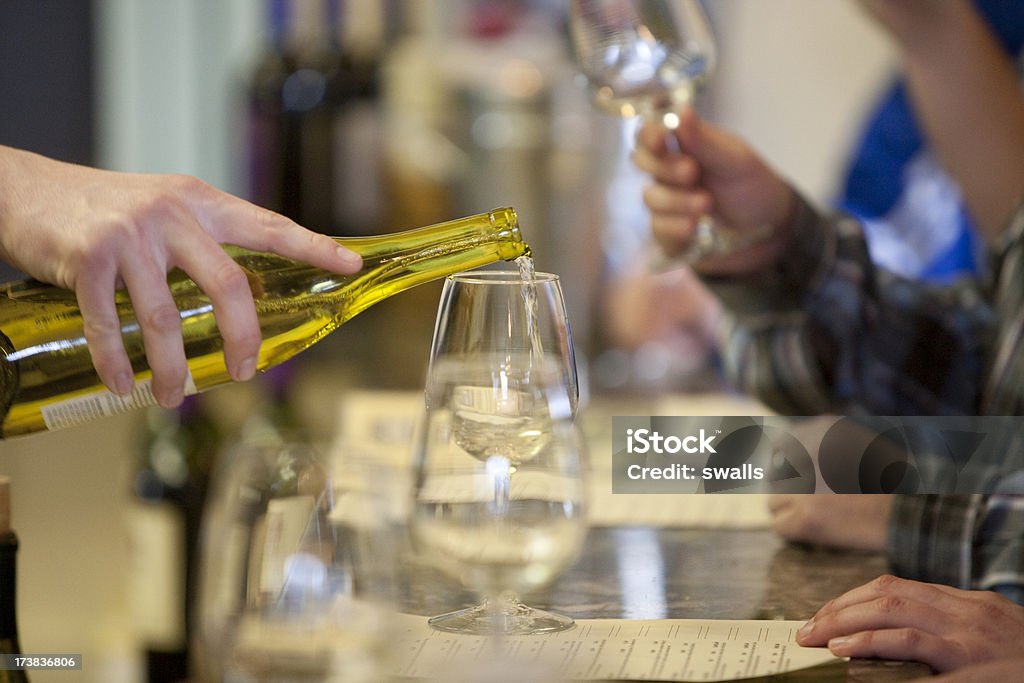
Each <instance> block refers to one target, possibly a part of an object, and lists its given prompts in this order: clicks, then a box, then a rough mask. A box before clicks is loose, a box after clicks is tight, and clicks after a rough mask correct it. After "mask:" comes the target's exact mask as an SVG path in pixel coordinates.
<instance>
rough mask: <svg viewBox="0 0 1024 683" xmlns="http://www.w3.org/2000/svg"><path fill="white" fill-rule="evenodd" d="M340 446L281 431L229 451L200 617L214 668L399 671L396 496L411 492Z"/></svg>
mask: <svg viewBox="0 0 1024 683" xmlns="http://www.w3.org/2000/svg"><path fill="white" fill-rule="evenodd" d="M340 455H347V454H339V453H332V457H327V456H325V455H323V449H322V448H321V447H318V446H315V445H313V444H311V443H310V442H308V441H307V440H305V439H302V438H297V437H295V436H294V435H291V434H277V433H271V432H268V433H260V434H257V435H251V436H247V437H245V438H243V439H241V440H240V441H239V442H237V443H235V444H233V445H232V446H231V447H230V448H229V449H228V450H227V451H226V452H225V454H224V458H223V459H222V462H221V464H220V466H219V467H218V470H217V471H216V472H215V474H214V478H213V480H212V484H211V491H210V497H209V502H208V504H207V506H206V508H205V510H204V519H203V530H202V546H201V552H200V571H199V577H198V579H199V580H198V588H199V593H198V606H197V607H198V609H197V615H196V619H195V624H194V626H195V628H196V632H197V636H198V637H197V643H196V644H197V664H198V666H199V668H200V674H201V678H202V680H226V681H236V680H237V681H243V680H244V681H251V682H253V683H286V682H287V683H291V682H292V681H302V682H303V683H326V682H327V681H334V680H345V681H352V682H354V683H377V682H378V681H381V680H384V679H385V678H386V677H387V676H388V675H389V673H390V666H391V665H390V660H389V657H390V654H389V647H390V646H391V645H392V641H393V634H392V631H391V627H392V615H393V613H394V594H393V589H394V586H395V585H396V584H395V580H396V578H395V571H394V570H395V567H396V566H397V562H398V553H399V548H400V546H399V543H400V542H401V540H400V538H398V536H397V534H399V533H401V532H400V531H398V530H397V525H396V523H395V520H396V519H399V520H400V521H401V518H400V515H397V514H396V513H395V512H394V511H393V510H392V509H391V507H390V506H391V504H392V503H393V501H394V500H396V499H399V500H406V501H408V499H409V498H408V492H407V491H401V490H395V491H392V490H391V488H390V486H391V484H390V482H393V481H394V480H395V478H394V477H393V476H391V472H386V473H385V472H383V470H378V469H375V468H371V467H369V465H368V464H364V463H367V461H366V459H365V458H360V459H358V460H352V459H351V458H341V457H340ZM396 486H397V484H396ZM353 511H355V512H357V513H358V514H353Z"/></svg>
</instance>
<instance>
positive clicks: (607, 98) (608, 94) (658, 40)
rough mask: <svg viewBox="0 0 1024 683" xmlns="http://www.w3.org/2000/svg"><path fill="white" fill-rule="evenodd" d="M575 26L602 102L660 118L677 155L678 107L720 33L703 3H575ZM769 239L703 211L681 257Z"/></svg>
mask: <svg viewBox="0 0 1024 683" xmlns="http://www.w3.org/2000/svg"><path fill="white" fill-rule="evenodd" d="M569 28H570V35H571V38H572V45H573V50H574V53H575V57H576V62H577V64H578V66H579V67H580V70H581V71H582V72H583V75H584V76H586V78H587V81H588V83H589V85H590V90H591V94H592V96H593V99H594V101H595V102H596V103H597V105H598V106H599V107H601V108H602V109H604V110H605V111H608V112H610V113H612V114H615V115H617V116H621V117H624V118H631V117H634V116H642V117H643V118H645V119H647V120H649V121H655V122H658V123H660V124H661V125H662V126H664V127H665V129H666V133H667V135H666V141H667V144H668V146H669V149H671V150H674V151H675V152H677V153H678V152H679V148H678V143H677V141H676V138H675V136H674V135H672V134H671V133H670V132H671V131H673V130H675V129H676V128H678V127H679V123H680V120H679V114H678V111H679V109H680V107H682V106H683V105H688V104H691V103H692V102H693V101H694V99H695V97H696V95H697V93H698V92H699V91H700V90H701V88H703V87H704V85H705V84H706V83H707V82H708V80H709V79H710V78H711V75H712V72H713V71H714V67H715V59H716V46H715V37H714V33H713V32H712V30H711V25H710V23H709V22H708V19H707V16H706V14H705V13H704V9H703V7H702V6H701V3H700V0H569ZM765 236H766V232H765V231H764V230H754V231H750V232H749V233H745V234H743V235H739V234H735V233H733V232H732V231H728V230H725V229H723V228H721V227H719V226H716V225H715V224H714V222H713V220H712V219H711V217H710V216H703V217H701V219H700V220H699V221H698V224H697V228H696V232H695V235H694V239H693V242H692V244H691V247H690V249H689V250H688V252H687V253H686V254H684V256H683V259H684V260H685V261H688V262H691V263H692V262H695V261H698V260H700V259H701V258H704V257H705V256H708V255H711V254H718V253H727V252H730V251H734V250H736V249H740V248H743V247H746V246H749V245H750V244H753V243H754V242H755V241H758V240H760V239H763V238H764V237H765Z"/></svg>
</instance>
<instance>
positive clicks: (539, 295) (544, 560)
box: [411, 271, 586, 634]
mask: <svg viewBox="0 0 1024 683" xmlns="http://www.w3.org/2000/svg"><path fill="white" fill-rule="evenodd" d="M557 285H558V279H557V276H554V275H550V274H544V273H539V274H537V275H536V278H535V279H534V280H529V281H524V280H522V279H521V277H520V275H519V273H515V272H500V271H488V272H481V273H476V274H474V273H464V274H459V275H455V276H452V277H450V278H449V279H448V280H447V282H446V283H445V288H444V290H443V293H442V298H441V304H440V307H439V310H438V317H437V325H436V327H435V331H434V343H433V348H432V357H431V361H430V366H429V369H428V376H427V387H426V419H425V421H424V424H423V427H422V429H421V434H420V437H419V440H418V446H417V452H416V464H415V476H414V481H415V484H414V489H415V494H414V503H413V509H412V516H411V528H412V532H413V540H414V542H415V544H416V546H417V548H418V550H419V551H420V552H421V553H422V555H423V556H424V557H425V558H427V559H430V560H433V561H434V562H435V563H436V564H437V565H438V566H440V568H441V569H442V570H444V571H446V572H447V573H448V574H449V575H451V576H454V577H457V578H459V579H461V580H462V581H463V582H464V583H465V584H466V585H467V586H468V587H469V588H471V589H473V590H476V591H477V592H479V593H481V594H482V595H483V597H484V598H485V599H484V602H483V603H482V604H479V605H476V606H474V607H470V608H467V609H462V610H457V611H454V612H450V613H447V614H442V615H440V616H435V617H433V618H431V619H430V624H431V625H432V626H433V627H434V628H437V629H440V630H444V631H449V632H456V633H473V634H528V633H538V632H549V631H559V630H562V629H565V628H568V627H570V626H572V624H573V620H572V619H571V618H569V617H566V616H563V615H560V614H556V613H552V612H547V611H543V610H540V609H536V608H532V607H529V606H527V605H524V604H523V603H522V602H520V600H519V599H518V597H517V596H518V594H520V593H522V592H525V591H529V590H534V589H537V588H540V587H543V586H544V585H546V584H548V583H549V582H550V581H552V580H553V579H554V578H555V577H556V576H557V575H558V574H559V573H560V572H561V571H562V570H563V569H565V567H567V566H568V565H569V564H570V563H571V562H572V561H573V560H574V559H575V558H576V556H577V554H578V552H579V549H580V547H581V544H582V540H583V536H584V534H585V532H586V521H585V517H584V484H583V479H582V471H581V470H582V462H581V459H582V451H583V446H582V442H581V440H580V436H579V432H578V431H577V429H576V426H575V424H574V423H573V410H574V407H575V405H576V403H575V398H576V386H575V366H574V364H573V362H572V344H571V338H570V336H569V328H568V324H567V321H566V319H565V314H564V308H563V307H562V306H561V297H560V290H559V288H558V287H557ZM556 294H557V295H558V296H556ZM531 310H532V311H533V312H534V314H533V315H531V314H530V311H531ZM528 319H529V321H528Z"/></svg>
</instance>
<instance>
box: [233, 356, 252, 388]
mask: <svg viewBox="0 0 1024 683" xmlns="http://www.w3.org/2000/svg"><path fill="white" fill-rule="evenodd" d="M235 374H236V376H237V378H238V381H239V382H247V381H249V380H250V379H252V378H253V375H255V374H256V357H255V356H250V357H248V358H246V359H244V360H243V361H242V362H240V363H239V364H238V367H237V369H236V370H235Z"/></svg>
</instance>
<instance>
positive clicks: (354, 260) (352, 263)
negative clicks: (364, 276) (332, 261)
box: [338, 247, 363, 268]
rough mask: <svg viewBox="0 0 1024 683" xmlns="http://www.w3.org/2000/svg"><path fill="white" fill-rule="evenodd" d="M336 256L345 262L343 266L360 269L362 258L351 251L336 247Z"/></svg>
mask: <svg viewBox="0 0 1024 683" xmlns="http://www.w3.org/2000/svg"><path fill="white" fill-rule="evenodd" d="M338 256H339V257H340V258H341V260H342V261H344V262H345V265H346V266H349V267H350V268H361V267H362V265H363V257H362V256H360V255H359V254H357V253H355V252H354V251H352V250H351V249H346V248H345V247H338Z"/></svg>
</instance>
